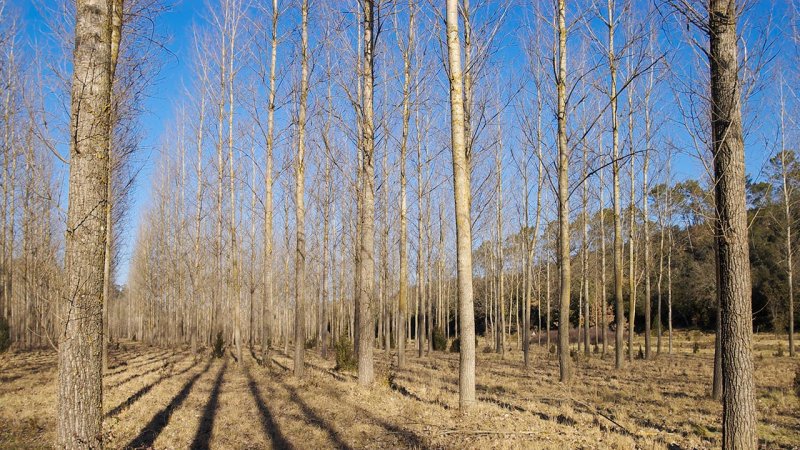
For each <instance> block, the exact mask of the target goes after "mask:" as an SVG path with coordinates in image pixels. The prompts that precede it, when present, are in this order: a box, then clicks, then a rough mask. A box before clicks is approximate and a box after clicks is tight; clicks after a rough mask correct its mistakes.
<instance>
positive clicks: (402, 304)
mask: <svg viewBox="0 0 800 450" xmlns="http://www.w3.org/2000/svg"><path fill="white" fill-rule="evenodd" d="M408 10H409V13H408V14H409V17H408V37H407V39H408V40H407V46H406V47H405V48H404V49H401V53H402V54H403V130H402V135H401V139H400V161H399V163H400V289H399V292H398V299H397V303H398V305H397V306H398V307H397V309H398V316H397V324H398V326H397V333H398V335H397V367H398V368H401V369H402V368H403V367H405V364H406V354H405V351H406V326H405V323H406V317H407V315H408V207H407V204H406V155H407V150H408V149H407V147H408V133H409V121H410V118H411V56H412V54H411V52H412V49H413V48H414V31H415V25H414V18H415V13H416V9H415V6H414V1H413V0H409V1H408Z"/></svg>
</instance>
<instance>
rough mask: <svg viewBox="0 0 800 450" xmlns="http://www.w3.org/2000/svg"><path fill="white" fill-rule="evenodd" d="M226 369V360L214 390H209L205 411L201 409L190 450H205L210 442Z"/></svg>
mask: <svg viewBox="0 0 800 450" xmlns="http://www.w3.org/2000/svg"><path fill="white" fill-rule="evenodd" d="M227 368H228V360H227V359H226V360H225V363H224V364H222V368H220V369H219V374H217V379H216V380H215V381H214V388H213V389H212V390H211V397H209V398H208V402H207V403H206V407H205V409H203V417H202V418H201V419H200V424H199V425H198V426H197V432H196V433H195V435H194V440H193V441H192V445H191V446H190V447H189V448H191V449H193V450H194V449H207V448H208V444H209V442H210V441H211V431H212V430H213V429H214V419H215V418H216V416H217V407H218V405H219V391H220V389H221V388H222V380H223V377H224V376H225V370H227Z"/></svg>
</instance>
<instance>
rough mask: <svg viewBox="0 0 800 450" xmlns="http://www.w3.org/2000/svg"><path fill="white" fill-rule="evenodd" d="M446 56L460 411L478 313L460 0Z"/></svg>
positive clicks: (471, 370) (468, 394)
mask: <svg viewBox="0 0 800 450" xmlns="http://www.w3.org/2000/svg"><path fill="white" fill-rule="evenodd" d="M447 53H448V60H449V68H450V133H451V136H450V137H451V143H452V152H453V186H454V188H453V194H454V201H455V214H456V250H457V253H456V259H457V263H458V264H457V267H458V309H459V331H460V335H459V340H460V347H461V349H460V353H459V373H458V394H459V408H460V409H461V410H462V411H466V410H468V409H470V408H471V407H472V406H474V404H475V311H474V309H473V302H472V230H471V227H472V222H471V219H470V197H471V195H470V179H469V173H470V168H469V160H468V158H467V144H466V140H465V135H466V129H465V118H464V110H465V108H464V99H465V96H464V80H463V78H462V69H461V44H460V38H459V34H458V0H447Z"/></svg>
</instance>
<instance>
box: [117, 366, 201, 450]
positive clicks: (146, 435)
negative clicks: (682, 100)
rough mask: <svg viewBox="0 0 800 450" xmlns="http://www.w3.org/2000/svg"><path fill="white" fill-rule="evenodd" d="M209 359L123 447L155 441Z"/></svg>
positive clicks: (140, 445) (134, 446)
mask: <svg viewBox="0 0 800 450" xmlns="http://www.w3.org/2000/svg"><path fill="white" fill-rule="evenodd" d="M211 361H212V360H211V359H209V360H208V363H207V364H206V366H205V367H204V368H203V370H202V371H201V372H198V373H197V374H195V375H194V376H193V377H192V378H190V379H189V381H187V382H186V384H184V385H183V388H182V389H181V390H180V391H179V392H178V394H177V395H175V397H173V399H172V401H171V402H169V405H167V406H165V407H164V409H162V410H161V411H159V412H157V413H156V415H155V416H153V418H152V419H150V422H148V423H147V425H145V426H144V428H142V431H140V432H139V435H137V436H136V437H135V438H133V440H131V441H130V442H129V443H128V445H126V446H125V448H150V447H152V446H153V442H155V441H156V438H158V435H159V434H161V432H162V431H164V428H166V426H167V424H168V423H169V419H170V417H172V413H174V412H175V410H176V409H178V408H179V407H180V406H181V404H182V403H183V402H184V401H185V400H186V397H188V396H189V392H191V390H192V386H194V383H195V382H197V380H198V379H199V378H200V377H201V376H203V374H205V373H206V372H208V368H209V367H211Z"/></svg>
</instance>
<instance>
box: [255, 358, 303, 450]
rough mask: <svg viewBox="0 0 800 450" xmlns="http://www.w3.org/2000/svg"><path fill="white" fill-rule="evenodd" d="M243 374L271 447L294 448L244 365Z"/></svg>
mask: <svg viewBox="0 0 800 450" xmlns="http://www.w3.org/2000/svg"><path fill="white" fill-rule="evenodd" d="M244 374H245V376H247V387H249V388H250V394H251V395H252V396H253V400H255V401H256V406H258V411H259V412H260V413H261V427H262V428H264V433H265V434H266V435H267V436H268V437H269V440H270V442H271V443H272V448H274V449H292V448H294V447H293V446H292V444H291V443H290V442H289V441H287V440H286V437H285V436H284V435H283V433H281V429H280V427H279V426H278V424H277V423H276V422H275V419H274V418H273V417H272V413H270V411H269V408H267V405H266V403H264V398H263V397H262V396H261V391H260V390H259V389H258V385H257V384H256V382H255V380H253V377H252V376H251V375H250V371H249V370H248V369H247V367H246V366H245V367H244Z"/></svg>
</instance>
